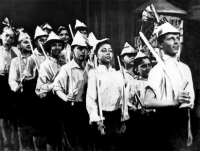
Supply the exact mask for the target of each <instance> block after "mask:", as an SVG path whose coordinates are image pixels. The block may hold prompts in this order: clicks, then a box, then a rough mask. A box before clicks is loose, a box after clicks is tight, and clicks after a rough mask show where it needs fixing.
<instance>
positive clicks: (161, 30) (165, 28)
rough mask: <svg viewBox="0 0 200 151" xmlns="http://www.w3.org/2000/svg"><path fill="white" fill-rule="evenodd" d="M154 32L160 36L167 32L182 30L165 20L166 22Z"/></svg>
mask: <svg viewBox="0 0 200 151" xmlns="http://www.w3.org/2000/svg"><path fill="white" fill-rule="evenodd" d="M154 33H155V34H156V35H157V37H159V36H162V35H164V34H167V33H180V31H179V30H178V29H176V28H175V27H174V26H173V25H171V24H170V23H168V22H165V23H164V24H162V25H160V26H158V28H157V29H155V30H154Z"/></svg>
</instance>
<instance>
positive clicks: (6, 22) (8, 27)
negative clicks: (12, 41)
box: [2, 17, 15, 34]
mask: <svg viewBox="0 0 200 151" xmlns="http://www.w3.org/2000/svg"><path fill="white" fill-rule="evenodd" d="M2 24H4V25H6V26H5V27H4V28H3V32H6V33H8V34H15V31H14V28H13V27H12V26H11V24H10V21H9V20H8V18H7V17H6V18H5V19H4V21H3V22H2Z"/></svg>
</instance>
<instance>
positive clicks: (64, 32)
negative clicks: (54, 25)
mask: <svg viewBox="0 0 200 151" xmlns="http://www.w3.org/2000/svg"><path fill="white" fill-rule="evenodd" d="M57 34H58V36H59V37H60V39H61V40H63V41H64V43H65V46H64V48H63V50H62V52H61V53H60V59H62V60H63V61H64V62H65V63H67V62H68V60H69V59H70V60H71V59H72V53H71V45H70V44H71V39H72V38H71V36H70V32H69V29H68V28H66V27H64V26H60V27H59V28H58V32H57Z"/></svg>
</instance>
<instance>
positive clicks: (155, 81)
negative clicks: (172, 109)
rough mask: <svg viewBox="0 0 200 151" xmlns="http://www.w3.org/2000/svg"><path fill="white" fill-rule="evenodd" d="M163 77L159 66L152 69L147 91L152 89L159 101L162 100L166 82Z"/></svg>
mask: <svg viewBox="0 0 200 151" xmlns="http://www.w3.org/2000/svg"><path fill="white" fill-rule="evenodd" d="M162 77H163V76H162V72H161V70H160V69H159V66H158V65H157V66H155V67H154V68H152V69H151V71H150V73H149V76H148V82H147V85H146V89H151V90H152V91H153V92H154V94H155V98H157V100H160V99H161V94H162V92H161V91H162V82H164V81H163V78H162Z"/></svg>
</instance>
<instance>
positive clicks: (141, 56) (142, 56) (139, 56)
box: [134, 51, 148, 60]
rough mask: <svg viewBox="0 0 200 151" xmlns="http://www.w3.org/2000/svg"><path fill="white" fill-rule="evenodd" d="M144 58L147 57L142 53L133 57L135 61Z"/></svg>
mask: <svg viewBox="0 0 200 151" xmlns="http://www.w3.org/2000/svg"><path fill="white" fill-rule="evenodd" d="M144 57H148V56H146V55H145V54H144V53H142V52H141V51H139V52H138V53H137V55H136V56H135V58H134V60H136V59H138V58H144Z"/></svg>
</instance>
